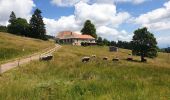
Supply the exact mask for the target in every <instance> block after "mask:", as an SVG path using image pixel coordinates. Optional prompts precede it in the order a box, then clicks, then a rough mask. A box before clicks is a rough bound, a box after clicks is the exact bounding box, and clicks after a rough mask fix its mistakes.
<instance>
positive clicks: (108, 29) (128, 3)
mask: <svg viewBox="0 0 170 100" xmlns="http://www.w3.org/2000/svg"><path fill="white" fill-rule="evenodd" d="M36 8H39V9H40V10H41V11H42V16H43V20H44V23H45V24H46V30H47V34H48V35H53V36H56V35H57V33H59V32H61V31H73V32H78V33H79V32H80V30H81V29H82V27H83V24H84V22H85V21H86V20H91V21H92V23H93V24H95V26H96V31H97V35H98V36H101V37H103V38H106V39H108V40H114V41H117V40H123V41H131V39H132V36H133V32H134V31H135V30H136V29H138V28H142V27H147V28H148V30H149V31H150V32H152V33H153V34H154V36H155V37H156V39H157V41H158V46H159V47H161V48H162V47H167V46H168V45H170V0H0V25H8V20H9V15H10V13H11V11H14V12H15V14H16V16H17V17H22V18H25V19H27V21H28V22H29V20H30V18H31V15H32V14H33V12H34V10H35V9H36Z"/></svg>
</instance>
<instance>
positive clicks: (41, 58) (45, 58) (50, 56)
mask: <svg viewBox="0 0 170 100" xmlns="http://www.w3.org/2000/svg"><path fill="white" fill-rule="evenodd" d="M52 58H53V56H52V55H45V56H41V57H40V61H49V60H51V59H52Z"/></svg>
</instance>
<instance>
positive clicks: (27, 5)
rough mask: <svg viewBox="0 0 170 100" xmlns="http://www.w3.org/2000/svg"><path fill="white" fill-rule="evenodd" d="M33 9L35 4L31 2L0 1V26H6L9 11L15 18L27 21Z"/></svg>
mask: <svg viewBox="0 0 170 100" xmlns="http://www.w3.org/2000/svg"><path fill="white" fill-rule="evenodd" d="M33 7H35V4H34V2H33V1H32V0H0V24H1V25H7V23H8V19H9V15H10V13H11V11H14V12H15V14H16V16H17V17H23V18H26V19H29V17H30V15H31V11H32V9H33Z"/></svg>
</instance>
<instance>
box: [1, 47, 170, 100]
mask: <svg viewBox="0 0 170 100" xmlns="http://www.w3.org/2000/svg"><path fill="white" fill-rule="evenodd" d="M129 52H130V51H128V50H124V49H121V50H119V52H118V53H111V52H109V51H108V47H97V46H96V47H76V46H63V47H62V48H61V49H60V50H59V51H57V52H55V53H54V59H53V60H52V61H49V62H39V61H34V62H31V63H30V64H28V65H25V66H21V67H19V68H16V69H14V70H12V71H9V72H7V73H4V74H3V75H2V76H1V77H0V89H1V91H0V99H2V100H5V99H9V100H10V99H12V100H19V99H28V100H40V99H44V100H94V99H96V100H112V99H115V100H138V99H140V100H168V99H169V98H170V95H169V94H170V84H169V83H170V61H169V59H168V55H167V54H165V53H160V54H159V56H158V58H156V59H149V60H148V63H140V62H138V60H140V57H134V58H135V60H136V61H134V62H128V61H126V60H125V59H126V58H127V56H128V54H129ZM94 54H95V55H96V56H97V58H95V59H93V60H91V61H90V62H88V63H82V62H81V58H82V57H84V56H90V55H94ZM105 56H107V57H109V60H108V61H103V60H102V58H103V57H105ZM115 56H119V57H120V59H121V60H120V61H119V62H112V61H111V59H112V58H113V57H115Z"/></svg>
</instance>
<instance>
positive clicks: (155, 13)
mask: <svg viewBox="0 0 170 100" xmlns="http://www.w3.org/2000/svg"><path fill="white" fill-rule="evenodd" d="M135 22H136V23H137V24H141V25H142V26H147V27H148V28H150V29H152V30H167V29H168V30H170V1H168V2H166V3H165V4H164V6H163V7H161V8H158V9H155V10H152V11H150V12H148V13H146V14H142V15H140V16H139V17H137V18H136V19H135Z"/></svg>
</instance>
